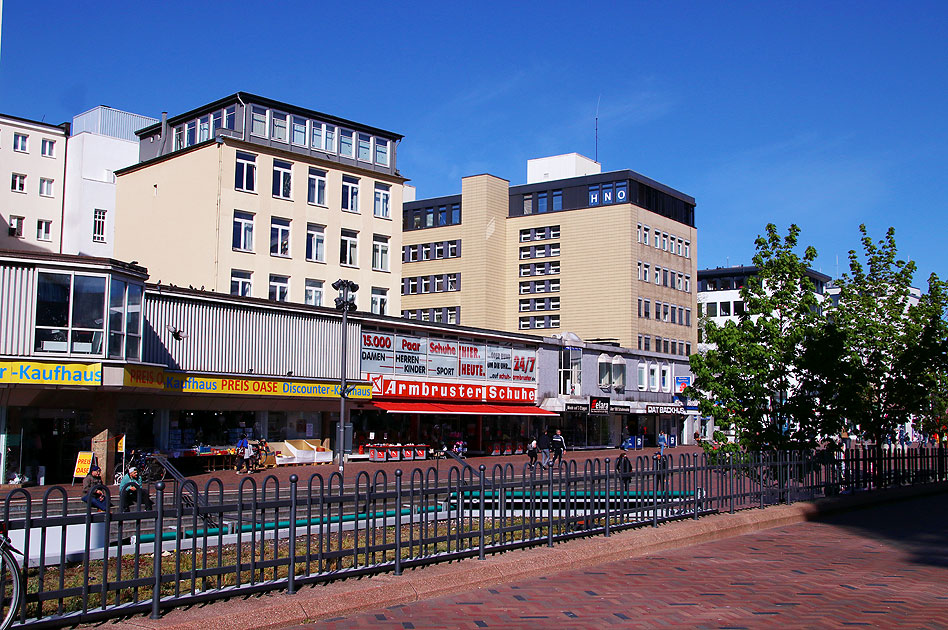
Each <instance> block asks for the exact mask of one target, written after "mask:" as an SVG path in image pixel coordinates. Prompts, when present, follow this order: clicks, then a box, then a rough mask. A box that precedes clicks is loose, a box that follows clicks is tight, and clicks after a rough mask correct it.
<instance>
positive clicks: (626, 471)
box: [616, 449, 632, 492]
mask: <svg viewBox="0 0 948 630" xmlns="http://www.w3.org/2000/svg"><path fill="white" fill-rule="evenodd" d="M616 475H618V476H619V479H621V480H622V485H623V487H625V490H626V492H628V490H629V482H631V481H632V462H631V460H629V456H628V455H626V454H625V449H620V451H619V457H618V458H617V459H616Z"/></svg>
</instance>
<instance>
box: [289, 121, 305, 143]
mask: <svg viewBox="0 0 948 630" xmlns="http://www.w3.org/2000/svg"><path fill="white" fill-rule="evenodd" d="M290 141H291V142H292V143H293V144H295V145H297V146H301V147H305V146H306V119H305V118H301V117H299V116H293V126H292V127H291V129H290Z"/></svg>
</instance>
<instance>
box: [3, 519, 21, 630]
mask: <svg viewBox="0 0 948 630" xmlns="http://www.w3.org/2000/svg"><path fill="white" fill-rule="evenodd" d="M14 553H15V554H18V555H20V556H22V555H23V553H22V552H21V551H18V550H17V549H15V548H14V547H13V545H12V544H11V543H10V538H9V537H8V536H7V525H6V523H0V630H7V628H9V627H10V626H12V625H13V619H14V617H16V614H17V611H19V610H20V606H21V605H22V603H23V575H22V574H21V572H20V563H19V562H17V560H16V558H15V557H14V555H13V554H14Z"/></svg>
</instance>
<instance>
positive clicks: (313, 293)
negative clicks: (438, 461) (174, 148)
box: [303, 278, 323, 306]
mask: <svg viewBox="0 0 948 630" xmlns="http://www.w3.org/2000/svg"><path fill="white" fill-rule="evenodd" d="M303 301H304V302H306V304H309V305H310V306H322V305H323V281H322V280H310V279H308V278H307V280H306V294H305V295H304V296H303Z"/></svg>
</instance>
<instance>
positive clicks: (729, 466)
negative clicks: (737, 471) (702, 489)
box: [727, 453, 734, 514]
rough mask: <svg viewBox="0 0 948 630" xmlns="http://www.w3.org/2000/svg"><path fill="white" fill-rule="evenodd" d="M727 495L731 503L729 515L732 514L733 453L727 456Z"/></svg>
mask: <svg viewBox="0 0 948 630" xmlns="http://www.w3.org/2000/svg"><path fill="white" fill-rule="evenodd" d="M727 495H728V499H730V501H731V509H730V512H731V514H734V453H728V456H727Z"/></svg>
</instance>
